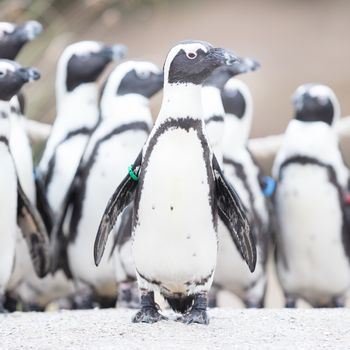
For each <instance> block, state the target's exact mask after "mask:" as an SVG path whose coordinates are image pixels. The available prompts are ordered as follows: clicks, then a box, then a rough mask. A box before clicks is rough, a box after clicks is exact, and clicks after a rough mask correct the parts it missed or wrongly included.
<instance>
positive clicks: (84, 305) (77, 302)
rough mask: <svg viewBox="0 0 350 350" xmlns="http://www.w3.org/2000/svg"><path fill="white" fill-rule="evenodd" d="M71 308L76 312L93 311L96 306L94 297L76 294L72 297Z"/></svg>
mask: <svg viewBox="0 0 350 350" xmlns="http://www.w3.org/2000/svg"><path fill="white" fill-rule="evenodd" d="M73 306H74V307H73V308H74V309H76V310H88V309H93V308H95V307H96V306H97V304H96V303H95V300H94V296H93V295H92V294H85V293H82V294H79V293H77V294H76V295H75V296H74V301H73Z"/></svg>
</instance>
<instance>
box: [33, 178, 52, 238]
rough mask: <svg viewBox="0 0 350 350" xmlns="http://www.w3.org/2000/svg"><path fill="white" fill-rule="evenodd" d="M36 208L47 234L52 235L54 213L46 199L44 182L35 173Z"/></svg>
mask: <svg viewBox="0 0 350 350" xmlns="http://www.w3.org/2000/svg"><path fill="white" fill-rule="evenodd" d="M35 190H36V206H37V208H38V210H39V213H40V215H41V218H42V219H43V221H44V224H45V227H46V230H47V232H48V233H49V234H50V233H51V230H52V226H53V213H52V211H51V207H50V205H49V202H48V200H47V197H46V192H45V185H44V182H43V180H42V179H41V178H40V177H39V176H38V174H37V173H35Z"/></svg>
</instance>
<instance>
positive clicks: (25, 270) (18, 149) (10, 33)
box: [0, 21, 42, 297]
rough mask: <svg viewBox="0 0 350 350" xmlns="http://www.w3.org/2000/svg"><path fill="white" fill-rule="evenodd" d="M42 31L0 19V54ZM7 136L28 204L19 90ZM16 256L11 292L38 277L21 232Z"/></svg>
mask: <svg viewBox="0 0 350 350" xmlns="http://www.w3.org/2000/svg"><path fill="white" fill-rule="evenodd" d="M41 31H42V25H41V24H40V23H39V22H37V21H28V22H25V23H24V24H22V25H16V24H14V23H8V22H0V58H6V59H10V60H14V59H15V58H16V56H17V55H18V54H19V52H20V50H21V49H22V48H23V46H24V45H25V44H26V43H27V42H29V41H32V40H33V39H35V38H36V37H37V36H38V35H39V34H40V33H41ZM10 108H11V111H10V122H11V127H10V131H11V134H10V138H9V145H10V149H11V154H12V157H13V160H14V162H15V165H16V171H17V175H18V178H19V181H20V183H21V186H22V188H23V191H24V193H25V194H26V196H27V197H28V199H29V200H30V202H31V204H33V205H34V206H35V205H36V191H35V182H34V176H33V155H32V149H31V145H30V142H29V138H28V135H27V133H26V118H25V116H24V95H23V94H22V93H21V92H19V93H18V94H17V95H15V96H13V97H12V98H11V100H10ZM16 257H17V258H16V260H15V265H14V271H13V273H12V275H11V279H10V281H9V283H8V290H9V291H11V294H13V293H14V294H16V295H17V297H18V292H17V291H16V289H17V288H18V287H19V285H20V284H23V283H25V280H26V279H28V278H30V277H32V278H34V279H38V277H37V276H36V274H35V270H34V266H33V264H32V263H31V261H30V260H31V258H30V254H29V251H28V246H27V244H26V241H25V239H24V237H23V236H22V234H21V232H18V233H17V242H16Z"/></svg>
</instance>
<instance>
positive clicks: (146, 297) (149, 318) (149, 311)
mask: <svg viewBox="0 0 350 350" xmlns="http://www.w3.org/2000/svg"><path fill="white" fill-rule="evenodd" d="M158 310H159V306H158V305H157V304H156V303H155V301H154V292H142V294H141V310H140V311H138V312H137V313H136V315H135V316H134V317H133V318H132V322H133V323H155V322H158V321H163V320H164V321H165V320H167V319H168V318H167V317H165V316H163V315H162V314H161V313H159V311H158Z"/></svg>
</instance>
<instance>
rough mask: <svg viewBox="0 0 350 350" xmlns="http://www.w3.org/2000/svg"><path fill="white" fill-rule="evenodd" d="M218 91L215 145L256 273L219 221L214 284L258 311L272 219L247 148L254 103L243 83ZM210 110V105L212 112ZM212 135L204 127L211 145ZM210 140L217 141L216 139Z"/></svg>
mask: <svg viewBox="0 0 350 350" xmlns="http://www.w3.org/2000/svg"><path fill="white" fill-rule="evenodd" d="M243 62H245V64H246V67H247V69H246V71H249V70H250V71H254V70H256V69H257V68H259V66H260V65H259V64H258V63H257V62H256V61H254V60H252V59H245V60H244V61H243ZM218 73H220V72H218ZM218 73H217V74H218ZM214 74H215V72H214ZM216 80H218V81H219V83H220V79H215V76H214V77H212V84H213V85H215V81H216ZM219 88H220V90H219V95H220V100H219V101H218V107H217V111H216V115H218V116H221V115H220V110H223V111H224V115H223V116H222V117H223V118H224V123H223V124H224V127H223V129H224V132H223V135H222V139H221V142H220V144H219V147H220V153H221V156H222V162H223V170H224V174H225V176H226V178H227V180H228V182H229V183H230V184H232V185H234V187H235V189H236V191H237V193H238V195H239V197H240V198H241V200H242V203H243V205H244V207H245V208H246V210H247V214H248V219H249V221H250V224H251V227H252V231H253V235H254V239H255V243H256V248H257V263H256V268H255V271H254V272H253V273H251V272H250V271H249V269H248V268H247V266H246V264H245V262H244V260H243V259H242V257H241V255H240V254H239V251H237V249H236V247H235V246H234V244H233V243H232V239H231V237H230V233H229V231H228V230H227V228H226V227H225V225H224V224H223V223H222V222H221V221H219V225H218V236H219V247H218V259H217V266H216V272H215V275H214V282H213V284H214V286H215V287H219V288H223V289H226V290H228V291H230V292H233V293H234V294H235V295H237V296H238V297H239V298H240V299H241V300H242V301H243V302H244V304H245V306H247V307H263V306H264V298H265V291H266V282H267V276H266V261H267V256H268V242H269V235H270V228H271V227H270V225H271V220H270V217H269V202H268V200H267V198H266V197H265V195H264V187H265V186H264V179H265V178H264V177H263V176H262V173H261V170H260V168H259V166H258V164H257V163H256V161H255V159H254V158H253V156H252V154H251V152H250V151H249V149H248V146H247V142H248V137H249V133H250V128H251V123H252V118H253V99H252V96H251V93H250V91H249V88H248V87H247V86H246V84H244V83H243V82H241V81H240V80H238V79H235V78H231V79H230V80H228V81H225V82H224V84H220V86H219ZM214 107H215V105H214V104H212V109H213V108H214ZM211 131H212V130H211V129H210V128H209V130H208V134H209V139H210V140H211V139H212V138H211V136H212V132H211ZM213 131H214V130H213ZM213 138H214V139H218V137H216V136H215V135H213Z"/></svg>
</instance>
